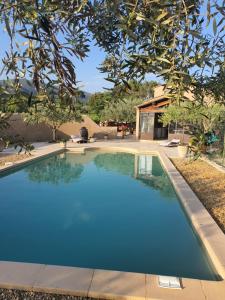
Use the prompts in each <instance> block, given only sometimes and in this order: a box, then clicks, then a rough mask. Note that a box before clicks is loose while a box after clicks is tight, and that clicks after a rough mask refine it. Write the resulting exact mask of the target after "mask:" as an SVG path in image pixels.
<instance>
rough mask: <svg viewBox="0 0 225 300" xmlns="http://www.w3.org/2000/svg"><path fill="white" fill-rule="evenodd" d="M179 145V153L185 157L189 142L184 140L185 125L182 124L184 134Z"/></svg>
mask: <svg viewBox="0 0 225 300" xmlns="http://www.w3.org/2000/svg"><path fill="white" fill-rule="evenodd" d="M180 140H181V141H180V144H179V145H178V147H177V148H178V154H179V156H180V157H181V158H185V157H186V156H187V153H188V144H187V143H185V142H184V125H182V136H181V139H180Z"/></svg>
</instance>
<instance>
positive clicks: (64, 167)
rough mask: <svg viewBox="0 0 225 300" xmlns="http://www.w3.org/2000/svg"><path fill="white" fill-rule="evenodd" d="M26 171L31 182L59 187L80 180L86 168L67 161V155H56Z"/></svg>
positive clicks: (31, 166)
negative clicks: (61, 184) (58, 185)
mask: <svg viewBox="0 0 225 300" xmlns="http://www.w3.org/2000/svg"><path fill="white" fill-rule="evenodd" d="M25 170H26V172H27V173H28V177H29V179H30V180H31V181H35V182H47V183H51V184H56V185H57V184H60V183H70V182H72V181H74V180H77V179H79V177H80V176H81V174H82V172H83V170H84V166H83V165H82V164H78V163H76V164H71V163H70V162H68V161H67V155H56V156H53V157H50V158H49V159H44V160H41V161H39V162H38V163H36V164H33V165H30V166H29V167H27V168H26V169H25Z"/></svg>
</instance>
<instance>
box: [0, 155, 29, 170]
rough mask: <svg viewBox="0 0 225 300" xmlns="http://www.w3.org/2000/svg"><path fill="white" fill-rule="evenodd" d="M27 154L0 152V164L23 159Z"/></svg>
mask: <svg viewBox="0 0 225 300" xmlns="http://www.w3.org/2000/svg"><path fill="white" fill-rule="evenodd" d="M29 156H30V155H29V154H10V155H5V154H1V153H0V166H1V167H2V166H6V165H7V163H10V162H12V163H14V162H16V161H19V160H22V159H25V158H27V157H29Z"/></svg>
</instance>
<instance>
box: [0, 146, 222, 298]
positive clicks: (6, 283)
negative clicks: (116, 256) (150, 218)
mask: <svg viewBox="0 0 225 300" xmlns="http://www.w3.org/2000/svg"><path fill="white" fill-rule="evenodd" d="M88 150H101V151H109V152H112V151H117V152H118V151H120V152H128V153H133V154H140V153H142V154H152V155H157V156H158V157H159V158H160V161H161V163H162V165H163V167H164V168H165V170H166V172H167V174H168V176H169V178H170V180H171V182H172V184H173V186H174V188H175V190H176V193H177V195H178V197H179V199H180V201H181V203H182V205H183V207H184V209H185V211H186V213H187V215H188V217H189V219H190V220H191V223H192V226H193V227H194V229H195V230H196V232H197V234H198V235H199V237H200V239H201V241H202V243H203V244H204V246H205V248H206V250H207V252H208V255H209V257H210V258H211V260H212V262H213V264H214V266H215V268H216V270H217V272H218V274H219V275H220V276H221V280H220V281H208V280H198V279H189V278H181V282H182V289H179V290H175V289H167V288H161V287H159V286H158V275H154V274H141V273H129V272H119V271H109V270H97V269H95V270H94V269H86V268H77V267H62V266H53V265H44V264H32V263H17V262H8V261H7V262H5V261H0V287H1V288H14V289H24V290H30V291H37V292H48V293H58V294H67V295H75V296H83V297H93V298H102V299H149V300H150V299H167V300H169V299H182V300H185V299H189V300H191V299H193V300H196V299H198V300H201V299H213V300H216V299H218V300H221V299H222V298H223V297H225V281H224V278H225V235H224V234H223V232H222V231H221V230H220V228H219V227H218V225H217V224H216V223H215V221H214V220H213V218H212V217H211V216H210V214H209V213H208V211H207V210H206V209H205V207H204V206H203V205H202V203H201V202H200V200H199V199H198V198H197V196H196V195H195V193H194V192H193V191H192V190H191V188H190V187H189V185H188V184H187V182H186V181H185V180H184V178H183V177H182V176H181V174H180V173H179V172H178V171H177V169H176V168H175V166H174V165H173V164H172V162H171V161H170V159H169V158H168V156H167V155H166V154H165V153H164V151H163V150H160V149H159V150H153V151H151V150H141V149H135V148H131V147H124V146H121V145H118V146H113V147H110V146H98V147H95V146H84V147H79V148H69V149H67V151H70V152H76V153H84V152H85V151H88ZM62 151H64V149H52V150H51V151H49V150H46V151H44V153H42V154H37V155H36V156H32V157H28V158H27V159H24V160H21V161H18V162H17V163H15V164H14V165H12V166H7V167H5V168H1V169H0V173H1V172H3V171H7V170H11V169H13V168H15V167H18V166H22V165H24V164H26V163H30V162H31V161H33V160H36V159H38V158H43V157H46V156H48V155H51V154H55V153H60V152H62Z"/></svg>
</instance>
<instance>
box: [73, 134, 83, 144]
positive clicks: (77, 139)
mask: <svg viewBox="0 0 225 300" xmlns="http://www.w3.org/2000/svg"><path fill="white" fill-rule="evenodd" d="M70 137H71V142H73V143H79V142H80V141H82V138H81V137H80V136H77V135H71V136H70Z"/></svg>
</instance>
